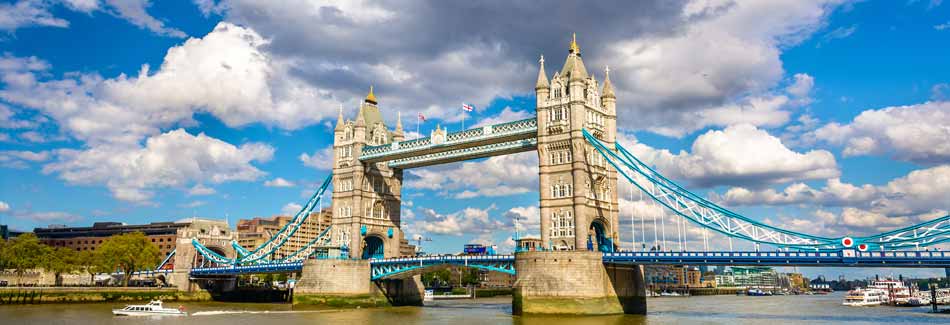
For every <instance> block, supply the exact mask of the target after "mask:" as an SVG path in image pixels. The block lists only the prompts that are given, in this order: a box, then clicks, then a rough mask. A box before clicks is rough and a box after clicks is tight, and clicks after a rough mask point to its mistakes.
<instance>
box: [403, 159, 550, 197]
mask: <svg viewBox="0 0 950 325" xmlns="http://www.w3.org/2000/svg"><path fill="white" fill-rule="evenodd" d="M537 159H538V154H537V153H536V152H525V153H519V154H513V155H506V156H497V157H491V158H488V159H486V160H484V161H478V162H463V163H458V164H452V165H446V166H444V167H434V168H421V169H410V170H407V171H406V173H407V174H409V175H412V176H413V177H411V178H410V177H407V178H406V183H405V185H404V186H405V188H407V189H427V190H435V191H442V192H452V193H451V196H453V197H455V198H458V199H467V198H474V197H484V196H489V197H491V196H508V195H514V194H521V193H527V192H532V191H537V190H538V162H537V161H538V160H537Z"/></svg>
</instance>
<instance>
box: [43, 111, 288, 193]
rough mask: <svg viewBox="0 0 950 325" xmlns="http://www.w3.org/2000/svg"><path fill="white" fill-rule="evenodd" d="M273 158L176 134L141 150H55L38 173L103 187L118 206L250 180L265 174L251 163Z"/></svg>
mask: <svg viewBox="0 0 950 325" xmlns="http://www.w3.org/2000/svg"><path fill="white" fill-rule="evenodd" d="M273 154H274V149H273V148H272V147H270V146H268V145H265V144H261V143H246V144H243V145H241V146H234V145H232V144H229V143H227V142H224V141H221V140H218V139H215V138H211V137H209V136H206V135H204V133H201V134H198V135H197V136H194V135H191V134H189V133H187V132H185V130H183V129H178V130H173V131H169V132H166V133H163V134H161V135H158V136H155V137H151V138H149V139H148V140H147V141H146V143H145V145H144V146H131V147H129V146H114V145H102V146H95V147H92V148H89V149H85V150H74V149H60V150H57V151H56V156H57V160H56V161H54V162H52V163H49V164H47V165H45V166H44V167H43V172H44V173H57V174H58V175H59V177H60V178H62V179H63V180H65V181H67V182H68V183H71V184H105V185H106V187H107V188H109V190H110V191H112V194H113V196H115V197H116V198H117V199H120V200H126V201H147V200H148V199H149V198H150V197H151V196H152V194H153V193H152V190H153V189H155V188H158V187H169V186H171V187H181V186H185V185H187V184H189V183H192V182H210V183H222V182H228V181H252V180H255V179H257V178H259V177H261V176H263V175H264V172H263V171H261V170H259V169H257V168H256V167H254V166H253V165H252V164H251V163H252V162H266V161H268V160H270V159H271V157H272V156H273Z"/></svg>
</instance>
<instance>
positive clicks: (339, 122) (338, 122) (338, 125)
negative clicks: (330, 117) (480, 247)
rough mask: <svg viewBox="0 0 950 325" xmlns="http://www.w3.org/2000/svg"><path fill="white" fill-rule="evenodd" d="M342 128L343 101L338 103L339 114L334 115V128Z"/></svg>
mask: <svg viewBox="0 0 950 325" xmlns="http://www.w3.org/2000/svg"><path fill="white" fill-rule="evenodd" d="M342 129H343V103H340V114H338V115H337V117H336V128H335V130H342Z"/></svg>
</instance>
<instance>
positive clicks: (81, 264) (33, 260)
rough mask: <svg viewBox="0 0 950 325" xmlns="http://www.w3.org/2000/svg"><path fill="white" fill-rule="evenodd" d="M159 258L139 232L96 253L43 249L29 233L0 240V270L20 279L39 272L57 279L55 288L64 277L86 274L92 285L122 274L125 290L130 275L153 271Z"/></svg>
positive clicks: (107, 242)
mask: <svg viewBox="0 0 950 325" xmlns="http://www.w3.org/2000/svg"><path fill="white" fill-rule="evenodd" d="M160 255H161V254H160V253H159V250H158V246H156V245H155V244H154V243H152V242H151V241H149V239H148V237H146V236H145V234H144V233H141V232H132V233H125V234H117V235H113V236H111V237H109V238H107V239H105V240H103V241H102V244H100V245H99V246H98V247H96V250H85V251H76V250H73V249H69V248H65V247H52V246H48V245H45V244H43V243H42V242H40V240H39V238H37V237H36V235H34V234H32V233H26V234H22V235H20V236H17V237H14V238H10V239H9V240H6V241H4V240H0V269H8V270H13V271H14V272H15V274H16V275H17V277H18V278H19V277H22V276H23V274H24V273H25V272H26V271H28V270H32V269H38V268H41V269H44V270H46V271H49V272H52V273H53V274H54V275H55V276H56V285H61V284H62V275H63V274H69V273H74V272H85V273H86V274H89V278H90V282H91V283H95V275H96V274H101V273H113V272H116V271H121V272H122V273H123V274H124V275H125V277H123V283H122V284H123V285H124V286H128V285H129V278H131V275H132V272H135V271H141V270H146V269H150V268H153V267H155V265H156V264H158V263H159V262H161V258H162V257H161V256H160Z"/></svg>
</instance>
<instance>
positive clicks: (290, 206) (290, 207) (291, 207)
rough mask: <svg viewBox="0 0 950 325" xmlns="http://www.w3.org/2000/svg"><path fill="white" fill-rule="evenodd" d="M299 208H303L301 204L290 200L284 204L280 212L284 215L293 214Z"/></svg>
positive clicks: (298, 210)
mask: <svg viewBox="0 0 950 325" xmlns="http://www.w3.org/2000/svg"><path fill="white" fill-rule="evenodd" d="M300 209H303V206H302V205H300V204H297V203H294V202H290V203H287V204H285V205H284V207H283V208H281V209H280V214H282V215H285V216H293V215H295V214H297V212H300Z"/></svg>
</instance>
